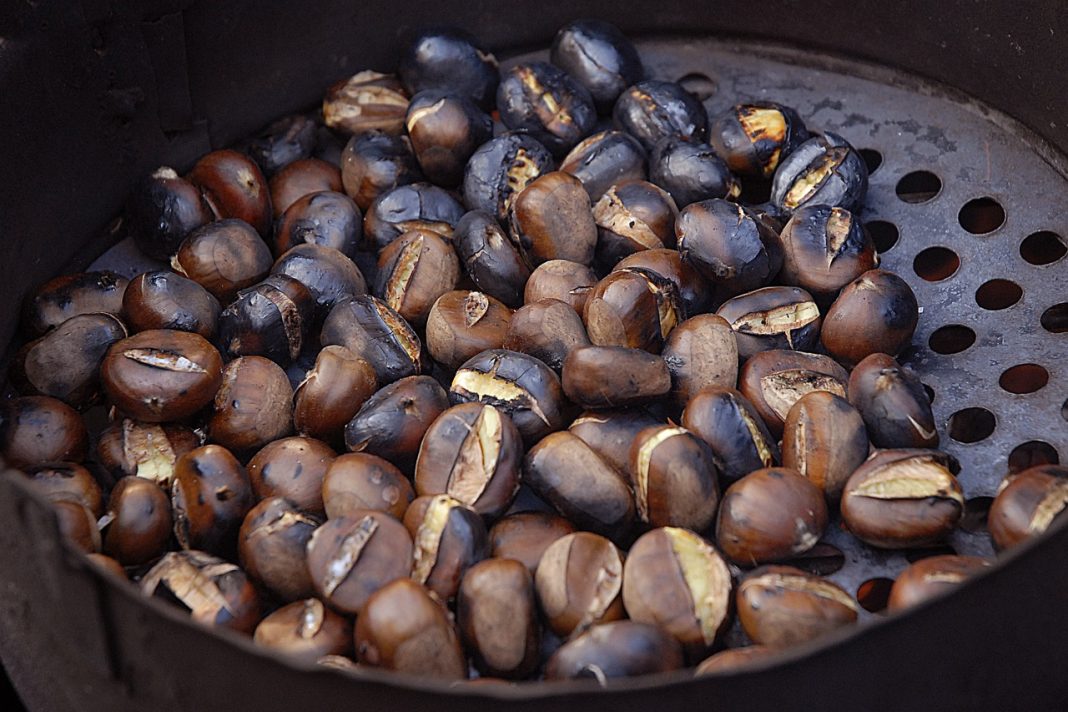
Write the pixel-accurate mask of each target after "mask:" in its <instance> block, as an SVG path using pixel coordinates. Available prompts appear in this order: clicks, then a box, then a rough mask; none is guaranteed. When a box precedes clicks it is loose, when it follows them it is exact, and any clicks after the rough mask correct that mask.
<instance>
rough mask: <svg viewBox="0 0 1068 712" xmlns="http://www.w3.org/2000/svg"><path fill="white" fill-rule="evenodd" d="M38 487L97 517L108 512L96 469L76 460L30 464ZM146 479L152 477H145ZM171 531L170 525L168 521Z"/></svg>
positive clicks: (54, 498) (28, 470) (29, 472)
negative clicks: (93, 470)
mask: <svg viewBox="0 0 1068 712" xmlns="http://www.w3.org/2000/svg"><path fill="white" fill-rule="evenodd" d="M26 474H27V475H29V476H30V478H31V479H32V481H33V485H34V487H35V488H36V489H37V491H38V492H40V493H41V494H42V495H44V497H45V499H47V500H49V501H52V502H54V501H59V500H71V501H73V502H78V503H79V504H82V505H84V506H85V508H86V509H88V510H89V511H90V512H91V513H92V515H93V516H94V517H100V516H102V515H103V514H104V494H103V492H102V491H101V490H100V485H99V484H98V483H97V481H96V479H94V478H93V475H92V473H90V472H89V470H87V469H86V468H84V467H82V466H81V465H79V464H78V463H76V462H53V463H50V464H47V465H39V466H37V467H31V468H26ZM145 481H146V482H147V481H148V480H145ZM167 528H168V531H169V530H170V526H169V525H168V527H167Z"/></svg>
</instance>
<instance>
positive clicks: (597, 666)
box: [545, 621, 684, 685]
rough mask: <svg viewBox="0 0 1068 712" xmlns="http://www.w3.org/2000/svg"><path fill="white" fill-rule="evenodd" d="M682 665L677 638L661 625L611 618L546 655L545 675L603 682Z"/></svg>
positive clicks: (547, 676)
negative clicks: (550, 655) (609, 620)
mask: <svg viewBox="0 0 1068 712" xmlns="http://www.w3.org/2000/svg"><path fill="white" fill-rule="evenodd" d="M683 665H684V660H683V656H682V648H681V647H680V646H679V643H678V641H676V640H675V639H674V638H672V637H671V635H669V634H668V633H667V632H666V631H665V630H664V629H663V628H661V627H660V626H657V625H649V624H647V623H636V622H634V621H613V622H611V623H604V624H602V625H598V626H594V627H592V628H590V629H589V630H588V631H586V632H585V633H583V634H582V635H580V636H579V637H577V638H575V639H574V640H570V641H568V642H567V643H565V644H564V645H562V646H561V647H560V648H559V649H558V650H557V651H556V652H555V653H553V656H552V657H551V658H549V662H548V664H547V665H546V668H545V677H546V679H549V680H569V679H579V678H591V679H594V680H597V681H598V682H599V683H600V684H602V685H603V684H605V681H607V680H609V679H612V678H617V677H634V676H637V675H649V674H652V673H658V672H669V671H671V670H678V669H679V668H681V667H682V666H683Z"/></svg>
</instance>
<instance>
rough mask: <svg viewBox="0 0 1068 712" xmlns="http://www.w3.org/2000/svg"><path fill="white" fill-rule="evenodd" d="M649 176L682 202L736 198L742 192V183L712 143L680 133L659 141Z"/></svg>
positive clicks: (682, 203)
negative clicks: (717, 153) (696, 139)
mask: <svg viewBox="0 0 1068 712" xmlns="http://www.w3.org/2000/svg"><path fill="white" fill-rule="evenodd" d="M649 180H650V181H652V182H653V183H655V184H656V185H658V186H660V187H661V188H663V189H664V190H666V191H667V192H668V193H670V194H671V197H672V198H674V199H675V203H676V204H677V205H682V206H686V205H690V204H691V203H696V202H698V201H701V200H710V199H712V198H723V199H731V200H734V199H737V198H738V197H739V196H741V194H742V186H741V183H739V182H738V179H737V178H735V177H734V175H733V174H732V173H731V172H730V170H729V169H728V168H727V164H726V163H724V162H723V159H721V158H720V157H719V156H718V155H716V152H715V150H714V149H713V148H712V147H711V146H709V145H708V144H707V143H703V142H701V141H695V140H693V139H689V138H682V137H681V136H667V137H666V138H664V139H661V140H660V141H658V142H657V144H656V146H655V147H654V148H653V152H652V154H651V155H650V156H649Z"/></svg>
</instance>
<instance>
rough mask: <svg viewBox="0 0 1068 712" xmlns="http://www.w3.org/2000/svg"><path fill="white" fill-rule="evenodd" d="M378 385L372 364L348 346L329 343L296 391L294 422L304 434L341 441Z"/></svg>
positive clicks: (320, 438) (294, 397)
mask: <svg viewBox="0 0 1068 712" xmlns="http://www.w3.org/2000/svg"><path fill="white" fill-rule="evenodd" d="M377 386H378V379H377V378H376V377H375V371H374V368H373V367H372V366H371V364H369V363H368V362H367V361H365V360H363V359H362V358H360V357H359V356H357V355H356V354H354V353H352V352H351V351H349V350H348V349H347V348H345V347H344V346H326V347H324V348H323V349H322V350H321V351H320V352H319V355H318V356H316V358H315V366H314V367H313V368H312V369H311V370H310V371H308V374H307V376H306V377H305V378H304V380H303V381H301V382H300V384H299V385H298V386H297V388H296V391H295V392H294V394H293V426H294V428H295V429H296V431H297V432H298V433H300V434H301V435H305V436H308V437H312V438H318V439H319V440H325V441H327V442H331V443H333V442H341V441H342V440H343V435H344V430H345V425H346V424H348V422H349V421H350V420H352V418H353V416H355V415H356V413H357V412H358V411H359V409H360V407H361V406H362V405H363V404H364V403H365V402H366V401H367V399H368V398H370V397H371V396H372V395H373V394H374V392H375V391H376V390H377Z"/></svg>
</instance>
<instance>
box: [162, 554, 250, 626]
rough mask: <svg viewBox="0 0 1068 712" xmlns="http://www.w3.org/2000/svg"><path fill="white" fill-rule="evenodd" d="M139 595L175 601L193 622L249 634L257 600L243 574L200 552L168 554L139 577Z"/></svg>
mask: <svg viewBox="0 0 1068 712" xmlns="http://www.w3.org/2000/svg"><path fill="white" fill-rule="evenodd" d="M141 593H143V594H145V595H146V596H152V597H156V598H162V599H164V600H167V601H172V602H177V603H179V604H180V605H181V606H183V607H184V608H186V609H188V610H189V612H190V615H191V616H192V618H193V620H195V621H197V622H198V623H201V624H203V625H208V626H217V627H220V628H229V629H231V630H236V631H238V632H240V633H251V632H252V631H253V629H255V627H256V624H257V623H258V622H259V620H260V610H261V609H260V601H259V598H258V596H257V595H256V589H254V588H253V587H252V583H251V582H250V581H249V580H248V577H247V576H245V572H244V571H242V570H241V569H239V568H238V567H237V566H235V565H234V564H231V563H229V562H227V561H223V560H222V559H219V558H216V557H214V556H211V555H210V554H206V553H205V552H203V551H172V552H170V553H169V554H166V555H164V557H163V558H162V559H160V560H159V562H158V563H157V564H156V565H155V566H153V567H152V568H151V569H150V570H149V572H148V573H146V574H145V575H144V576H143V577H142V578H141Z"/></svg>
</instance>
